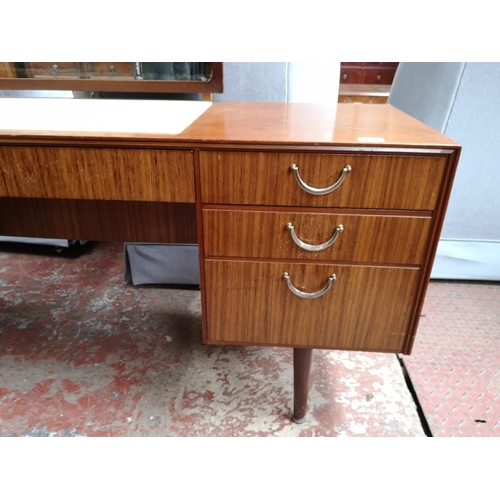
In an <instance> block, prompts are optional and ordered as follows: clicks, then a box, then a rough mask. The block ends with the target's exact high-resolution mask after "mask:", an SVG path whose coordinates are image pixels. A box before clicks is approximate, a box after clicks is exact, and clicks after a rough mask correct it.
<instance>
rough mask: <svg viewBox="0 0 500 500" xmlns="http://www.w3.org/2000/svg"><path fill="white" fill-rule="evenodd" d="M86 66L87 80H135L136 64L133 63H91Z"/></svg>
mask: <svg viewBox="0 0 500 500" xmlns="http://www.w3.org/2000/svg"><path fill="white" fill-rule="evenodd" d="M84 65H85V71H86V76H87V78H107V77H109V78H119V79H122V78H134V64H133V63H131V62H89V63H84Z"/></svg>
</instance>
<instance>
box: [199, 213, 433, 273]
mask: <svg viewBox="0 0 500 500" xmlns="http://www.w3.org/2000/svg"><path fill="white" fill-rule="evenodd" d="M203 227H204V237H203V241H204V251H205V256H206V257H245V258H262V259H304V260H311V261H340V262H364V263H386V264H394V265H397V264H415V265H419V264H421V263H422V260H423V256H424V252H425V248H426V245H427V242H428V239H429V234H430V228H431V218H430V216H424V215H422V216H404V215H394V214H391V215H371V214H366V215H365V214H362V215H361V214H352V213H345V212H338V213H332V212H329V213H309V212H278V211H257V210H242V209H236V210H235V209H234V208H232V209H230V210H229V209H228V210H226V209H207V208H205V209H203Z"/></svg>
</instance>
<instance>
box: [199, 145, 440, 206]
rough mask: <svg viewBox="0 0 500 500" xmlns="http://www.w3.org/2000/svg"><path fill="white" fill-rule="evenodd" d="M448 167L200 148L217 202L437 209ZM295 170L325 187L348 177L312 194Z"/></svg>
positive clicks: (413, 160)
mask: <svg viewBox="0 0 500 500" xmlns="http://www.w3.org/2000/svg"><path fill="white" fill-rule="evenodd" d="M292 164H294V165H296V166H297V167H298V171H297V172H294V171H292V170H291V165H292ZM348 165H349V166H350V167H351V171H350V172H349V173H347V174H345V173H344V168H345V167H346V166H348ZM445 167H446V158H445V157H443V156H389V155H387V156H383V155H339V154H308V153H257V152H251V153H250V152H248V153H247V152H244V153H242V152H228V151H201V152H200V175H201V195H202V201H203V202H204V203H215V204H233V205H276V206H298V207H300V206H302V207H350V208H380V209H403V210H404V209H408V210H433V209H434V207H435V206H436V203H437V201H438V197H439V193H440V189H441V184H442V181H443V175H444V173H445ZM296 174H298V175H299V177H300V178H301V179H302V181H303V182H304V183H305V184H306V185H308V186H312V187H313V188H321V189H323V188H327V187H331V186H333V185H334V184H335V183H336V182H338V181H340V179H341V178H342V175H343V174H344V175H345V178H344V180H343V182H342V183H341V184H340V186H339V187H338V188H337V189H335V190H334V191H333V192H331V193H329V194H323V195H314V194H310V193H308V192H306V191H305V190H304V188H302V187H301V186H300V185H299V183H298V181H297V178H296Z"/></svg>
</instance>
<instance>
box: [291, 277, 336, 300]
mask: <svg viewBox="0 0 500 500" xmlns="http://www.w3.org/2000/svg"><path fill="white" fill-rule="evenodd" d="M283 278H284V279H285V280H286V284H287V285H288V288H290V290H291V291H292V292H293V293H294V294H295V295H297V297H300V298H301V299H317V298H318V297H321V296H322V295H324V294H325V293H326V292H328V290H330V287H331V286H332V283H333V282H334V281H335V280H336V279H337V276H335V274H332V275H331V276H330V277H329V278H328V283H327V284H326V285H325V287H324V288H322V289H321V290H318V291H317V292H313V293H306V292H301V291H300V290H297V289H296V288H295V287H294V286H293V285H292V282H291V281H290V275H289V274H288V273H284V274H283Z"/></svg>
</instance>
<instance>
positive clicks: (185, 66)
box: [0, 62, 213, 82]
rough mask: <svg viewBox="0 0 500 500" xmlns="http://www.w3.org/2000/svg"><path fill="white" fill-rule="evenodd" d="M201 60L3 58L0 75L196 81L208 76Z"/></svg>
mask: <svg viewBox="0 0 500 500" xmlns="http://www.w3.org/2000/svg"><path fill="white" fill-rule="evenodd" d="M212 76H213V70H212V65H211V63H204V62H12V63H11V62H7V63H0V78H34V79H58V78H64V79H93V78H98V79H100V80H102V79H110V80H111V79H116V80H129V81H132V80H138V81H141V80H155V81H196V82H208V81H210V80H211V79H212Z"/></svg>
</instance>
